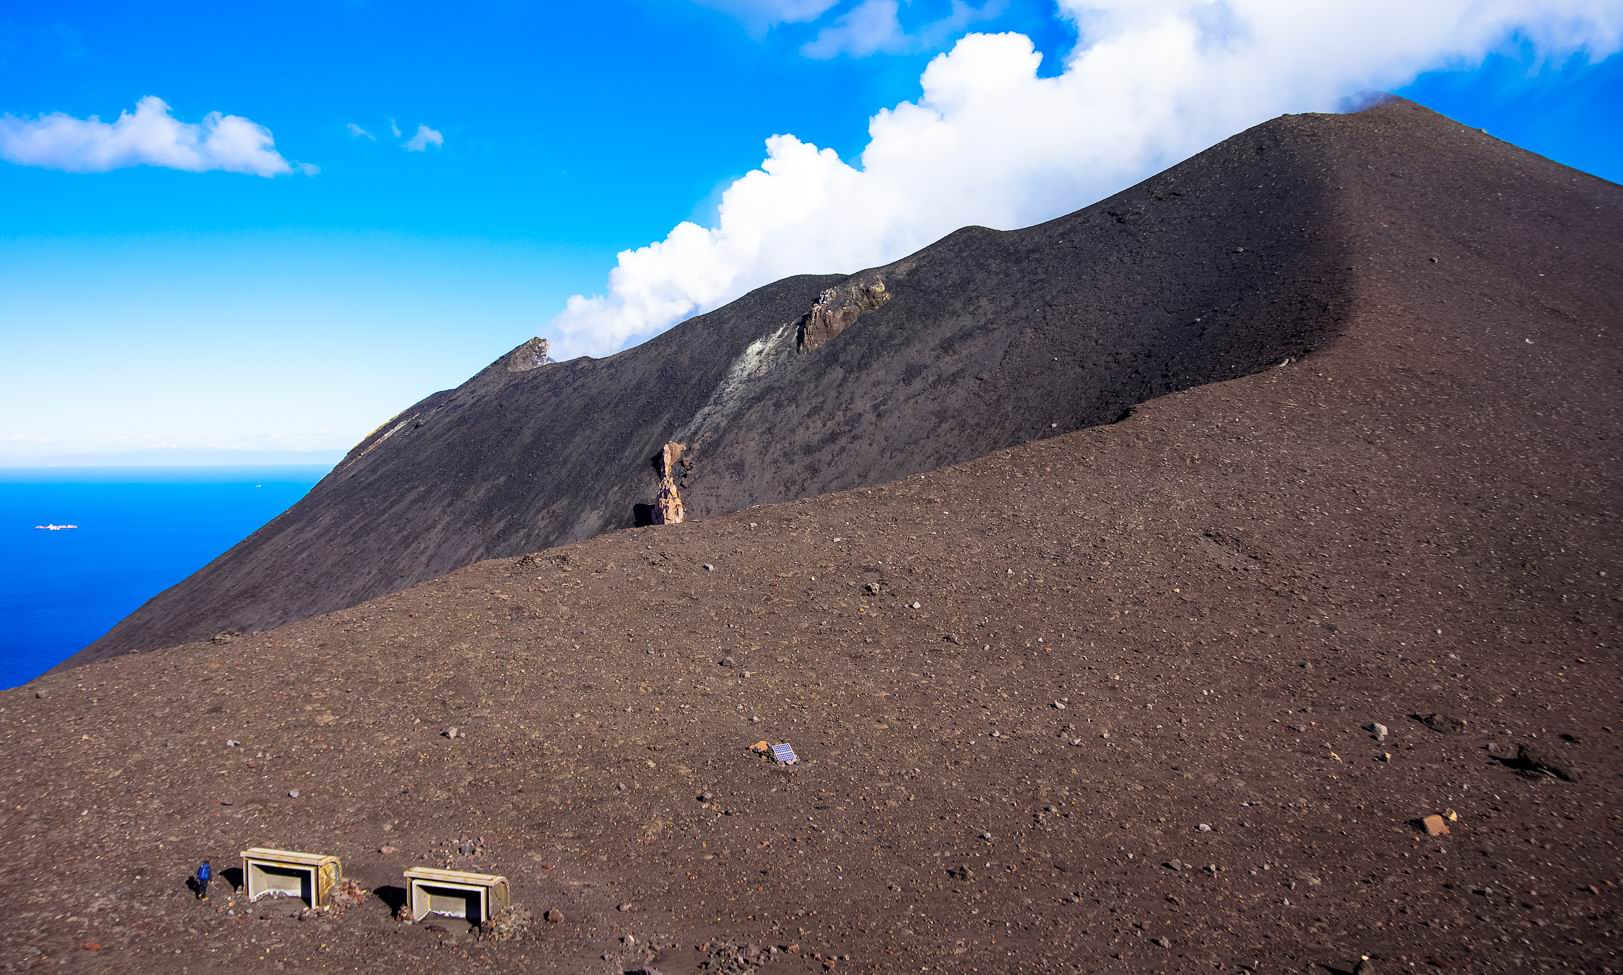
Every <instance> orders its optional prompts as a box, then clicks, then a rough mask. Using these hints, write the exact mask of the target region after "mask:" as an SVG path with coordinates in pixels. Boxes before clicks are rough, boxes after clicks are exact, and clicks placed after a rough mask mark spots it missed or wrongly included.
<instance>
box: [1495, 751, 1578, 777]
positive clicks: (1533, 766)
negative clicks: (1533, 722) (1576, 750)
mask: <svg viewBox="0 0 1623 975" xmlns="http://www.w3.org/2000/svg"><path fill="white" fill-rule="evenodd" d="M1506 764H1508V765H1511V766H1513V767H1515V768H1517V769H1520V770H1521V771H1523V772H1527V773H1530V774H1533V775H1553V776H1555V777H1556V778H1558V779H1560V780H1562V781H1563V782H1576V781H1578V779H1579V778H1580V776H1579V774H1578V770H1577V769H1576V768H1574V767H1573V766H1572V765H1571V764H1570V763H1568V762H1567V761H1565V760H1564V759H1562V758H1559V757H1557V756H1556V755H1554V754H1551V753H1550V752H1547V751H1544V750H1543V749H1541V748H1535V747H1530V746H1528V745H1518V746H1516V757H1515V758H1513V759H1509V760H1508V761H1507V762H1506Z"/></svg>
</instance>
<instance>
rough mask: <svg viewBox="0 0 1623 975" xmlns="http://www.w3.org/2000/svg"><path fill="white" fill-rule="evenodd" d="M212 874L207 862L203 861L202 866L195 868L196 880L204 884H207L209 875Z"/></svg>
mask: <svg viewBox="0 0 1623 975" xmlns="http://www.w3.org/2000/svg"><path fill="white" fill-rule="evenodd" d="M212 872H213V871H211V870H209V865H208V861H207V860H205V861H203V865H202V866H201V867H198V868H197V879H198V880H201V881H202V882H203V883H205V884H206V883H208V882H209V875H210V874H211V873H212Z"/></svg>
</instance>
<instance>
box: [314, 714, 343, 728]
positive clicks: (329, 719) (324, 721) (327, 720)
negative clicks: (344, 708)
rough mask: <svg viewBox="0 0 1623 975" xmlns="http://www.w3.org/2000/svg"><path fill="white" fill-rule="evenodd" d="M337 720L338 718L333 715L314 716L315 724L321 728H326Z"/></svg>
mask: <svg viewBox="0 0 1623 975" xmlns="http://www.w3.org/2000/svg"><path fill="white" fill-rule="evenodd" d="M337 720H338V716H337V715H335V714H318V715H316V724H318V725H320V726H321V727H323V728H325V727H327V726H328V725H330V724H333V723H334V722H336V721H337Z"/></svg>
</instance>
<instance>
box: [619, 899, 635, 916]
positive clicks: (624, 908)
mask: <svg viewBox="0 0 1623 975" xmlns="http://www.w3.org/2000/svg"><path fill="white" fill-rule="evenodd" d="M636 906H637V905H635V904H633V903H632V902H630V901H626V902H625V903H624V904H620V905H618V906H616V907H615V910H617V911H619V912H620V913H621V914H624V913H625V912H626V911H629V910H631V909H632V908H633V907H636Z"/></svg>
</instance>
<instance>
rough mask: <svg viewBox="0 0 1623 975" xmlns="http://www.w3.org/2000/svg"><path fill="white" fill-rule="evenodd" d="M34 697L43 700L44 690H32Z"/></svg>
mask: <svg viewBox="0 0 1623 975" xmlns="http://www.w3.org/2000/svg"><path fill="white" fill-rule="evenodd" d="M34 697H35V698H37V699H39V700H42V701H43V700H44V699H45V692H44V691H35V692H34Z"/></svg>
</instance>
